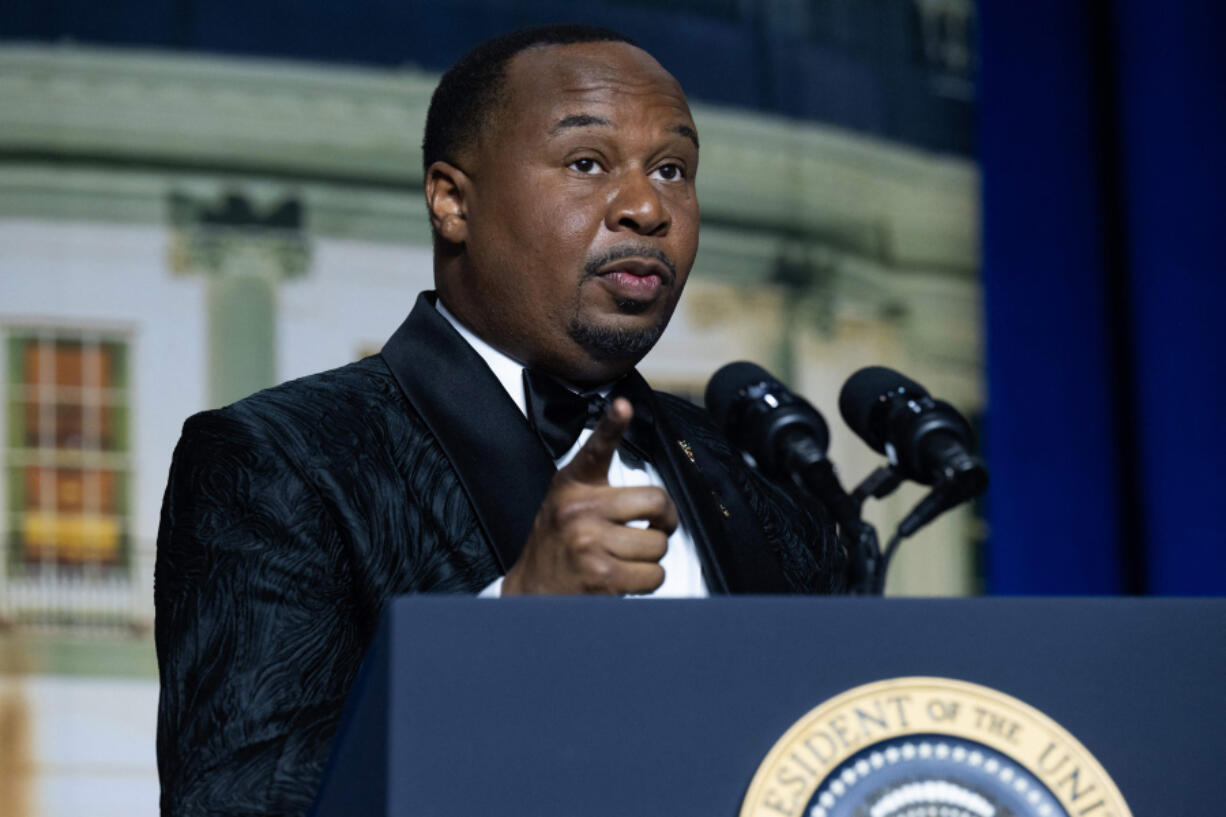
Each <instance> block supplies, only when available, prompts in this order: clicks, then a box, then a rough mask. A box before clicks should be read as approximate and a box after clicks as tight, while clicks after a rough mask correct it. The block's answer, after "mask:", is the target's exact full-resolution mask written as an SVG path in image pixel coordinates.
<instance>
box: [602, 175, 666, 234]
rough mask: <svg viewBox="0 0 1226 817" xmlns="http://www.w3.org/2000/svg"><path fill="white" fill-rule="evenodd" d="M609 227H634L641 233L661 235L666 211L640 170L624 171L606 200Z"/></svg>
mask: <svg viewBox="0 0 1226 817" xmlns="http://www.w3.org/2000/svg"><path fill="white" fill-rule="evenodd" d="M605 221H606V226H607V227H608V228H609V229H610V230H614V231H616V230H633V231H634V232H636V233H638V234H640V235H664V234H666V233H667V232H668V225H669V221H670V218H669V214H668V209H667V208H666V207H665V206H664V202H662V201H661V200H660V193H659V191H658V190H656V188H655V185H653V184H652V183H651V179H649V178H647V175H646V174H645V173H643V172H641V171H630V172H628V173H626V174H625V176H624V177H623V179H622V180H621V184H619V185H618V187H617V190H616V191H615V193H614V195H613V199H612V201H610V202H609V209H608V213H607V214H606V216H605Z"/></svg>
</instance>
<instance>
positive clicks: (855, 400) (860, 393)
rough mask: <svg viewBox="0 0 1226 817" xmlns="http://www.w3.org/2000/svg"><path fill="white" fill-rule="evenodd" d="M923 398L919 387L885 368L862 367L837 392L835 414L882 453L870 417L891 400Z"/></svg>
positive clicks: (881, 434)
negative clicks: (895, 398)
mask: <svg viewBox="0 0 1226 817" xmlns="http://www.w3.org/2000/svg"><path fill="white" fill-rule="evenodd" d="M898 395H909V396H912V397H927V396H928V392H927V391H926V390H925V389H924V387H923V386H921V385H920V384H919V383H916V382H915V381H914V380H912V379H911V378H909V377H905V376H903V375H901V374H899V373H898V372H896V371H894V370H893V369H887V368H886V367H885V366H866V367H865V368H863V369H861V370H860V371H858V372H856V373H855V374H853V375H852V376H851V377H849V378H847V382H846V383H844V384H843V388H842V390H840V391H839V414H841V415H843V422H845V423H847V427H848V428H850V429H851V430H852V431H854V432H856V434H857V435H858V436H859V437H860V438H861V439H863V440H864V441H865V442H867V443H868V444H869V445H870V446H872V447H873V448H874V449H876V450H877V451H879V452H882V453H884V448H885V438H884V432H883V429H881V428H880V423H879V422H875V421H874V419H875V418H874V416H873V413H874V411H875V410H878V407H879V406H881V405H882V404H883V403H885V402H886V401H888V400H889V399H890V398H891V397H895V396H898Z"/></svg>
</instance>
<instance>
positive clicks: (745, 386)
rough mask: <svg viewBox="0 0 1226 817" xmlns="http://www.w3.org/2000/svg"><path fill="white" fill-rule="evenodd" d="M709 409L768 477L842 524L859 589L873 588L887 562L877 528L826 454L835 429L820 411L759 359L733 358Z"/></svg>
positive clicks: (720, 374) (712, 386)
mask: <svg viewBox="0 0 1226 817" xmlns="http://www.w3.org/2000/svg"><path fill="white" fill-rule="evenodd" d="M705 402H706V404H707V412H708V413H710V415H711V416H712V417H713V418H714V419H715V422H716V424H717V425H718V426H719V428H720V430H721V431H723V432H724V435H725V436H726V437H727V438H728V440H729V442H731V443H732V444H733V445H734V446H736V447H737V448H739V449H740V450H741V451H743V452H746V453H748V454H749V455H750V456H751V457H753V459H754V462H755V463H756V464H757V466H758V468H759V469H760V470H762V471H763V472H765V473H766V474H767V475H768V476H772V477H776V478H781V477H783V478H788V479H791V480H792V481H793V482H794V483H795V484H797V485H798V486H800V487H801V488H802V489H803V490H805V491H807V492H808V493H809V494H811V495H812V496H814V497H815V498H816V499H817V500H818V501H819V502H820V503H821V504H822V505H823V506H824V507H825V508H826V509H827V510H828V511H829V512H830V514H831V515H832V516H834V519H835V521H836V522H837V523H838V530H839V539H840V541H841V542H842V543H843V545H844V547H845V551H846V553H847V556H848V559H847V564H846V567H845V570H846V575H847V581H848V585H849V588H850V589H851V590H852V592H859V593H864V592H871V591H872V590H873V588H874V586H875V585H874V577H875V575H876V571H877V564H878V560H879V559H880V548H879V547H878V546H877V533H876V531H874V530H873V528H872V526H871V525H868V524H867V523H865V522H863V521H861V519H860V505H859V503H857V502H855V501H854V500H853V499H852V498H851V497H850V496H848V495H847V492H846V491H845V490H843V486H842V485H841V484H840V483H839V477H838V474H837V473H836V472H835V470H834V464H833V463H832V462H830V460H829V459H827V457H826V449H827V447H828V446H829V444H830V430H829V428H827V426H826V421H825V420H823V419H822V415H821V414H820V413H819V412H818V410H817V409H815V408H813V406H811V405H810V404H809V402H808V401H807V400H805V399H804V398H803V397H800V396H798V395H795V394H793V393H792V392H791V391H789V390H788V389H787V387H786V386H784V385H783V384H782V383H780V382H779V381H778V380H776V379H775V377H774V376H772V375H771V374H770V372H768V371H766V370H765V369H763V368H762V367H761V366H758V365H757V364H754V363H749V362H747V361H740V362H738V363H729V364H728V365H726V366H724V367H723V368H721V369H720V370H719V371H717V372H716V373H715V375H714V376H712V378H711V380H710V382H709V383H708V384H707V393H706V398H705Z"/></svg>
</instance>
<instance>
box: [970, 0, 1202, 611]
mask: <svg viewBox="0 0 1226 817" xmlns="http://www.w3.org/2000/svg"><path fill="white" fill-rule="evenodd" d="M979 24H980V58H981V71H980V84H979V123H978V124H979V133H978V136H979V153H980V159H981V164H982V170H983V275H984V289H985V299H986V317H987V365H988V372H987V374H988V412H987V417H986V420H985V424H986V429H985V437H986V439H985V450H986V452H987V456H988V458H989V460H990V465H991V468H992V477H993V484H992V487H991V489H990V494H989V497H988V509H989V519H990V543H989V547H988V550H987V553H986V559H987V580H988V589H989V591H990V592H993V593H1042V594H1047V593H1056V594H1061V593H1090V594H1112V593H1154V594H1221V593H1224V592H1226V477H1224V476H1223V473H1224V471H1226V328H1224V327H1226V313H1224V311H1223V305H1224V304H1226V262H1224V261H1223V257H1224V252H1223V250H1224V247H1223V242H1226V192H1224V191H1226V3H1221V2H1219V0H1170V1H1169V2H1161V3H1159V2H1142V0H1115V2H1084V1H1082V2H1069V0H1033V1H1032V2H1027V3H1008V2H996V1H995V0H987V1H986V2H982V3H980V5H979Z"/></svg>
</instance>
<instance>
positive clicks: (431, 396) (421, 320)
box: [382, 293, 556, 573]
mask: <svg viewBox="0 0 1226 817" xmlns="http://www.w3.org/2000/svg"><path fill="white" fill-rule="evenodd" d="M434 297H435V296H434V293H422V294H421V295H420V296H419V297H418V299H417V303H416V305H414V307H413V311H412V312H410V313H409V316H408V317H407V318H406V319H405V321H404V323H402V324H401V325H400V328H399V329H397V330H396V333H395V334H394V335H392V337H391V339H390V340H388V342H387V344H386V345H384V347H383V352H382V354H383V358H384V360H385V361H387V364H388V366H389V367H390V368H391V370H392V374H393V375H394V376H395V378H396V381H397V382H398V383H399V384H400V388H401V389H402V390H403V391H404V394H405V396H406V397H407V398H408V400H409V402H410V403H411V404H412V405H413V408H415V409H416V410H417V412H418V414H420V415H421V417H422V419H423V420H424V421H425V423H426V425H427V426H428V427H429V429H430V431H431V432H432V433H433V434H434V437H435V439H437V440H438V442H439V445H441V446H442V448H443V451H444V453H445V454H446V455H447V459H448V460H450V462H451V464H452V466H453V467H454V468H455V470H456V474H457V475H458V476H459V479H460V484H461V485H463V486H464V491H465V493H466V494H467V495H468V499H469V501H470V502H472V506H473V508H474V510H475V511H476V513H477V519H478V521H479V522H480V523H481V529H482V530H483V531H484V532H485V536H486V538H487V540H488V541H489V543H490V545H491V546H492V547H493V550H494V553H495V555H496V556H497V557H498V561H499V564H500V565H501V567H502V571H503V572H504V573H505V572H506V571H507V569H508V568H509V567H510V566H511V565H513V564H515V561H516V560H517V559H518V558H519V554H520V552H521V551H522V550H523V546H524V542H525V541H527V539H528V534H529V532H530V531H531V530H532V522H533V520H534V519H535V517H536V511H537V509H538V508H539V507H540V504H541V500H542V499H544V497H545V492H546V491H547V490H548V489H549V483H550V480H552V479H553V475H554V474H555V473H556V469H555V468H554V465H553V461H552V460H551V459H550V458H549V454H548V453H547V452H546V451H545V449H544V447H543V446H542V445H541V442H540V440H538V439H537V437H536V435H535V434H534V433H533V432H532V429H531V428H530V427H529V425H528V422H527V420H525V419H524V415H523V414H522V413H520V410H519V407H518V406H516V405H515V402H514V401H513V400H512V399H511V397H510V395H508V394H507V393H506V389H504V388H503V387H502V384H501V383H499V382H498V379H497V378H496V377H494V373H493V372H491V371H490V370H489V367H488V366H486V364H485V361H484V360H482V359H481V356H480V355H478V354H477V353H476V351H474V350H473V348H472V347H471V346H469V345H468V343H467V341H465V340H464V338H462V337H460V335H459V333H458V332H456V331H455V329H454V328H453V327H452V326H451V324H450V323H448V322H447V319H446V318H444V317H443V316H442V315H440V314H439V312H438V310H437V309H435V308H434Z"/></svg>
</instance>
